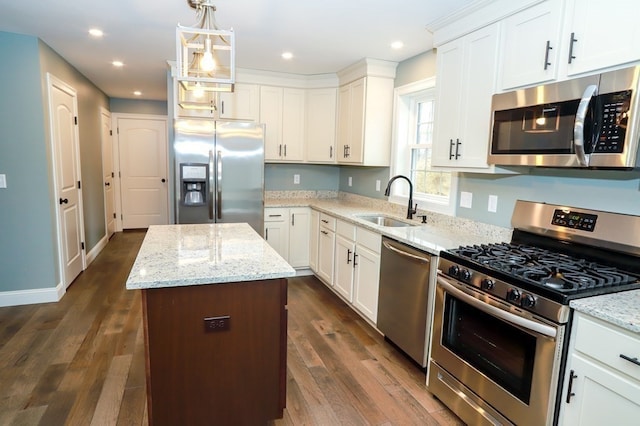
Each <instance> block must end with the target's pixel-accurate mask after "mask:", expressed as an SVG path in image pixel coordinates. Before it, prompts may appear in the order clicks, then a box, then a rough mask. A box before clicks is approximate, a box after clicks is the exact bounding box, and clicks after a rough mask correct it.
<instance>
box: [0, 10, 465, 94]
mask: <svg viewBox="0 0 640 426" xmlns="http://www.w3.org/2000/svg"><path fill="white" fill-rule="evenodd" d="M472 2H473V0H319V1H310V0H217V1H215V4H216V7H217V12H216V20H217V23H218V26H219V27H220V28H223V29H228V28H233V29H234V31H235V33H236V50H237V54H236V66H237V67H240V68H250V69H258V70H267V71H278V72H286V73H295V74H305V75H312V74H323V73H331V72H336V71H339V70H341V69H343V68H345V67H346V66H348V65H351V64H352V63H355V62H357V61H358V60H360V59H362V58H365V57H369V58H375V59H384V60H390V61H398V62H399V61H402V60H404V59H407V58H410V57H412V56H415V55H417V54H419V53H422V52H424V51H426V50H429V49H431V47H432V37H431V34H430V33H429V32H428V31H427V30H426V29H425V27H426V25H427V24H428V23H430V22H432V21H434V20H436V19H438V18H441V17H443V16H446V15H448V14H450V13H452V12H453V11H456V10H458V9H460V8H462V7H464V6H466V5H468V4H470V3H472ZM195 21H196V15H195V11H194V10H193V9H191V8H190V7H189V5H188V3H187V0H160V1H155V2H154V1H150V0H98V1H91V0H42V1H27V0H25V1H23V0H0V31H7V32H12V33H20V34H29V35H33V36H37V37H39V38H40V39H42V40H43V41H44V42H45V43H46V44H48V45H49V46H51V48H53V50H55V51H56V52H58V54H60V55H61V56H62V57H64V58H65V59H66V60H67V61H68V62H69V63H71V64H72V65H73V66H75V67H76V68H77V69H78V70H79V71H80V72H81V73H82V74H84V75H85V76H86V77H87V78H89V79H90V80H91V81H92V82H93V83H94V84H96V85H97V86H98V87H99V88H100V89H101V90H102V91H104V92H105V93H106V94H107V95H108V96H109V97H115V98H134V95H133V94H132V93H133V91H134V90H140V91H141V92H142V93H143V95H142V98H144V99H155V100H164V99H166V69H167V64H166V61H167V60H175V27H176V24H178V23H180V24H181V25H187V26H193V25H194V24H195ZM92 27H97V28H100V29H102V30H103V31H104V33H105V36H104V37H103V38H102V39H100V40H96V39H93V38H91V37H89V36H88V33H87V32H88V30H89V28H92ZM396 40H402V41H403V42H404V47H403V48H402V49H400V50H397V51H394V50H392V49H391V48H390V44H391V42H393V41H396ZM285 50H288V51H291V52H293V54H294V58H293V60H290V61H285V60H283V59H281V57H280V54H281V53H282V52H283V51H285ZM113 60H121V61H122V62H124V63H125V66H124V67H123V68H122V69H115V68H114V67H113V66H112V65H111V62H112V61H113Z"/></svg>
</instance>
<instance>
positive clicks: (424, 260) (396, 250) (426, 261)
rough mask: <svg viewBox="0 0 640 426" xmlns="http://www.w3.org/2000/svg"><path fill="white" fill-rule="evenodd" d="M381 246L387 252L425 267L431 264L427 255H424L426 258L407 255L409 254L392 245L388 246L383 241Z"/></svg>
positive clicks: (386, 242) (387, 243)
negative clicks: (389, 251)
mask: <svg viewBox="0 0 640 426" xmlns="http://www.w3.org/2000/svg"><path fill="white" fill-rule="evenodd" d="M382 245H383V246H385V248H386V249H387V250H391V251H392V252H394V253H396V254H397V255H399V256H403V257H406V258H408V259H411V260H413V261H414V262H418V263H422V264H425V265H428V264H429V263H430V262H431V259H430V256H428V255H425V256H426V257H423V256H417V255H415V254H413V253H409V252H406V251H404V250H401V249H399V248H397V247H395V246H394V245H392V244H390V243H389V242H388V241H383V242H382Z"/></svg>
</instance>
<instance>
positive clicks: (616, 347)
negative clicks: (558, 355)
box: [559, 312, 640, 426]
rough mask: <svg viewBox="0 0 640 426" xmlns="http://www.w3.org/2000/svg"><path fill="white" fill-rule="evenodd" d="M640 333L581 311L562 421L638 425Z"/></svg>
mask: <svg viewBox="0 0 640 426" xmlns="http://www.w3.org/2000/svg"><path fill="white" fill-rule="evenodd" d="M639 357H640V336H638V335H637V334H633V333H631V332H629V331H627V330H624V329H622V328H619V327H617V326H615V325H612V324H609V323H605V322H603V321H600V320H598V319H596V318H593V317H591V316H589V315H585V314H582V313H580V312H577V313H576V315H575V316H574V327H573V330H572V336H571V346H570V348H569V355H568V362H567V369H566V372H565V378H564V386H563V395H562V404H561V413H560V422H559V423H560V424H561V425H566V426H571V425H581V426H590V425H593V426H596V425H598V426H599V425H616V426H622V425H637V424H638V419H640V365H639V364H638V358H639Z"/></svg>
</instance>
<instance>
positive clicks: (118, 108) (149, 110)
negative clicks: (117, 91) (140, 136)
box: [109, 98, 167, 115]
mask: <svg viewBox="0 0 640 426" xmlns="http://www.w3.org/2000/svg"><path fill="white" fill-rule="evenodd" d="M109 110H110V111H111V112H112V113H126V114H151V115H167V102H166V101H147V100H144V99H121V98H110V100H109Z"/></svg>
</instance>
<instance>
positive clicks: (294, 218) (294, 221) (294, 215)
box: [291, 213, 296, 226]
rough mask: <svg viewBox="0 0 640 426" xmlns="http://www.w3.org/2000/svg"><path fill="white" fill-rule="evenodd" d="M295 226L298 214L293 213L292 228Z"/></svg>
mask: <svg viewBox="0 0 640 426" xmlns="http://www.w3.org/2000/svg"><path fill="white" fill-rule="evenodd" d="M295 224H296V214H295V213H291V226H294V225H295Z"/></svg>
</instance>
